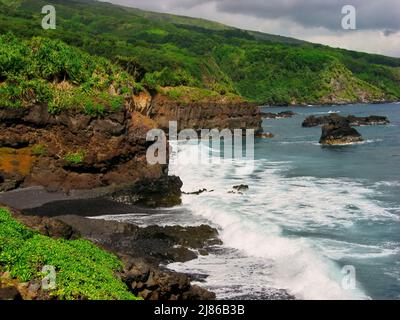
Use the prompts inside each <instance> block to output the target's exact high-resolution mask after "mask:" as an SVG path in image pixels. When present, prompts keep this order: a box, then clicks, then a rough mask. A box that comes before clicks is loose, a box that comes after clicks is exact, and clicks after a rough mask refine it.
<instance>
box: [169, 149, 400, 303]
mask: <svg viewBox="0 0 400 320" xmlns="http://www.w3.org/2000/svg"><path fill="white" fill-rule="evenodd" d="M180 152H181V153H183V156H184V157H186V158H190V159H191V160H190V161H187V162H185V163H184V164H180V165H179V166H178V165H174V164H173V163H174V162H173V161H172V165H171V168H170V171H171V174H176V175H179V176H180V177H181V178H182V180H183V182H184V191H189V192H190V191H193V190H199V189H202V188H207V189H209V190H214V192H213V193H205V194H201V195H199V196H193V195H185V196H184V198H183V202H184V208H186V209H188V210H190V211H191V212H192V213H193V214H195V215H199V216H201V217H203V218H206V219H207V220H209V221H211V222H212V223H213V224H215V225H217V226H218V227H219V229H220V235H221V238H222V240H223V242H224V244H225V246H228V247H231V248H235V249H237V250H239V251H240V252H242V253H243V254H244V255H245V256H249V257H254V258H257V259H258V260H257V261H260V260H259V259H261V260H262V261H263V264H264V268H265V269H268V272H267V273H266V274H263V275H262V276H259V277H257V276H255V277H252V276H251V275H247V277H246V280H245V281H246V282H251V285H254V286H256V285H259V284H260V283H261V284H263V285H264V286H265V288H270V287H271V286H272V287H275V288H278V289H285V290H287V291H288V292H289V293H291V294H293V295H296V297H298V298H302V299H303V298H304V299H349V298H350V299H351V298H354V299H362V298H367V295H366V294H365V293H364V292H363V290H362V288H361V287H360V286H359V289H358V290H356V291H347V290H344V289H343V288H342V287H341V285H340V283H341V277H342V274H341V272H340V268H339V266H338V265H336V264H335V263H333V262H332V260H331V259H332V258H335V257H338V256H339V255H340V254H341V255H342V256H345V255H346V256H350V255H352V254H353V255H359V257H360V256H365V255H367V254H377V255H388V254H391V252H389V251H382V250H381V251H379V248H372V249H371V248H370V249H371V250H369V251H368V250H365V248H362V249H363V250H364V252H365V254H364V253H360V250H350V251H347V252H339V250H338V248H339V246H336V249H335V250H336V256H335V254H334V253H335V252H334V250H333V247H334V246H332V243H330V246H329V245H328V243H323V242H320V241H315V242H314V241H313V242H311V241H310V240H308V239H306V238H302V237H285V236H284V234H283V232H282V231H283V229H286V230H295V231H297V232H301V231H307V232H310V231H312V230H314V229H315V230H319V228H321V227H326V228H337V227H340V228H344V229H346V228H350V227H351V226H352V225H353V223H354V222H355V221H361V220H369V221H380V220H385V219H393V218H395V217H394V216H393V215H392V214H391V213H390V212H388V211H387V210H386V209H385V208H383V207H381V206H380V205H379V204H378V203H376V202H374V201H372V200H370V199H369V196H371V195H372V194H373V192H374V191H373V190H372V189H368V188H366V187H364V186H363V185H362V184H361V183H358V182H356V181H351V180H346V179H316V178H313V177H302V178H299V177H296V178H288V177H285V176H284V174H283V173H284V172H283V170H285V168H286V167H287V166H288V165H289V164H288V163H279V162H274V163H271V162H268V161H267V160H259V161H256V164H255V172H253V173H250V174H249V173H246V174H243V173H242V172H241V168H242V167H243V166H244V164H243V163H242V162H236V161H234V160H223V161H221V162H219V163H217V164H210V165H207V164H204V163H202V164H199V163H196V161H195V159H196V157H197V156H198V153H202V152H208V151H207V147H205V146H204V145H202V146H200V147H197V146H185V147H184V148H183V149H182V150H181V151H180ZM242 183H244V184H248V185H249V186H250V190H249V191H248V192H247V193H245V194H235V193H229V191H231V190H232V187H233V186H234V185H238V184H242ZM346 245H347V244H346ZM355 246H356V245H355ZM343 247H345V245H343ZM325 248H327V251H326V252H327V254H324V250H325ZM329 248H331V250H330V251H329V250H328V249H329ZM354 248H355V249H357V248H356V247H354ZM358 249H360V248H358ZM329 258H331V259H329ZM250 260H251V259H249V260H248V261H250ZM196 261H197V260H196ZM199 261H200V262H199ZM199 261H197V262H198V263H200V265H201V264H202V263H203V262H204V258H203V261H201V259H200V260H199ZM229 261H230V262H232V260H229V259H228V260H227V263H228V262H229ZM195 263H196V262H191V264H192V267H193V264H195ZM203 264H204V263H203ZM207 265H208V266H210V265H212V263H210V262H208V263H207ZM175 267H177V266H176V265H175ZM177 268H180V269H182V268H184V267H183V266H182V265H180V266H179V267H177ZM248 268H251V266H248V267H247V268H242V269H241V270H242V271H241V272H242V273H244V274H245V273H246V270H248ZM206 269H207V268H206ZM206 269H204V272H207V270H206ZM224 270H225V273H228V274H229V273H230V272H235V270H236V268H232V269H231V267H230V266H229V265H226V269H224ZM214 271H215V270H214ZM208 272H210V270H209V269H208ZM215 272H218V271H215ZM244 274H242V276H244ZM217 278H218V277H217ZM213 279H214V280H213ZM219 279H221V276H220V277H219ZM225 280H226V279H225ZM213 281H216V280H215V275H214V276H213V277H210V278H209V283H208V285H209V286H211V287H212V286H213ZM226 281H227V280H226ZM217 282H218V281H217ZM214 285H215V282H214ZM222 296H223V294H222Z"/></svg>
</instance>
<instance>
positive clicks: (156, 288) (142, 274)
mask: <svg viewBox="0 0 400 320" xmlns="http://www.w3.org/2000/svg"><path fill="white" fill-rule="evenodd" d="M123 262H124V265H125V266H126V268H125V270H124V272H123V273H122V275H121V277H122V280H123V281H124V282H125V283H126V284H127V285H128V287H130V288H132V292H133V293H134V294H135V295H137V296H140V297H142V298H143V299H145V300H162V301H165V300H214V299H215V294H213V293H211V292H209V291H208V290H205V289H203V288H200V287H198V286H193V285H191V284H190V279H189V277H188V276H187V275H185V274H180V273H176V272H171V271H168V270H162V269H159V268H155V267H154V266H149V265H148V264H147V263H146V262H145V261H143V260H140V259H139V260H138V259H132V258H130V257H127V256H125V257H123Z"/></svg>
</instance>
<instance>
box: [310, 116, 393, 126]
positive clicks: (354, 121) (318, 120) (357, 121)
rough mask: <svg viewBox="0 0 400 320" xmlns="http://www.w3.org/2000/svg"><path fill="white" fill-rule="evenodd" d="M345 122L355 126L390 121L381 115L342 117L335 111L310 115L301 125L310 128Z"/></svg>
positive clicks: (387, 122)
mask: <svg viewBox="0 0 400 320" xmlns="http://www.w3.org/2000/svg"><path fill="white" fill-rule="evenodd" d="M333 122H334V123H338V122H346V123H348V124H349V125H350V126H352V127H356V126H371V125H387V124H389V123H390V121H389V119H388V118H387V117H382V116H369V117H356V116H352V115H350V116H347V117H343V116H341V115H339V114H337V113H333V114H330V115H329V116H321V117H315V116H310V117H308V118H306V119H305V120H304V122H303V127H305V128H311V127H317V126H321V125H325V124H330V123H333Z"/></svg>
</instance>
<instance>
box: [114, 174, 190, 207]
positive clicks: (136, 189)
mask: <svg viewBox="0 0 400 320" xmlns="http://www.w3.org/2000/svg"><path fill="white" fill-rule="evenodd" d="M182 186H183V183H182V180H181V179H180V178H179V177H175V176H165V177H162V178H160V179H145V180H142V181H140V183H137V184H135V185H134V186H132V187H130V188H126V189H124V190H121V191H118V192H116V193H114V194H113V195H112V199H113V200H115V201H118V202H122V203H125V204H136V205H144V206H146V207H150V208H157V207H173V206H176V205H180V204H181V203H182V200H181V195H182V192H181V188H182Z"/></svg>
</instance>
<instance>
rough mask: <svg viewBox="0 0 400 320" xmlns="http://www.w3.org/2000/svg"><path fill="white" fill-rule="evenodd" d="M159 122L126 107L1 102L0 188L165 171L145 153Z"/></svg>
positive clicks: (114, 180) (51, 186)
mask: <svg viewBox="0 0 400 320" xmlns="http://www.w3.org/2000/svg"><path fill="white" fill-rule="evenodd" d="M155 126H156V124H155V123H154V122H153V121H152V120H150V119H149V118H147V117H145V116H143V115H142V114H140V113H138V112H130V111H129V110H128V109H127V108H125V107H121V109H120V110H119V111H115V112H113V113H110V114H107V115H105V116H101V117H100V116H97V117H96V116H87V115H82V114H78V113H76V112H72V111H64V112H61V113H60V114H58V115H52V114H49V113H48V111H47V107H46V106H38V105H37V106H33V107H31V108H21V109H7V108H1V107H0V159H1V161H0V191H8V190H12V189H16V188H20V187H30V186H44V187H46V188H47V189H48V190H50V191H59V190H62V191H69V190H84V189H94V188H97V187H104V186H111V185H114V186H116V187H118V186H124V185H133V184H134V183H136V182H138V181H140V180H142V179H158V178H160V177H163V176H165V174H166V170H167V167H166V165H153V166H152V165H149V164H148V163H147V161H146V157H145V156H146V150H147V148H148V146H149V143H148V142H146V134H147V132H148V130H150V129H152V128H154V127H155Z"/></svg>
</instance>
